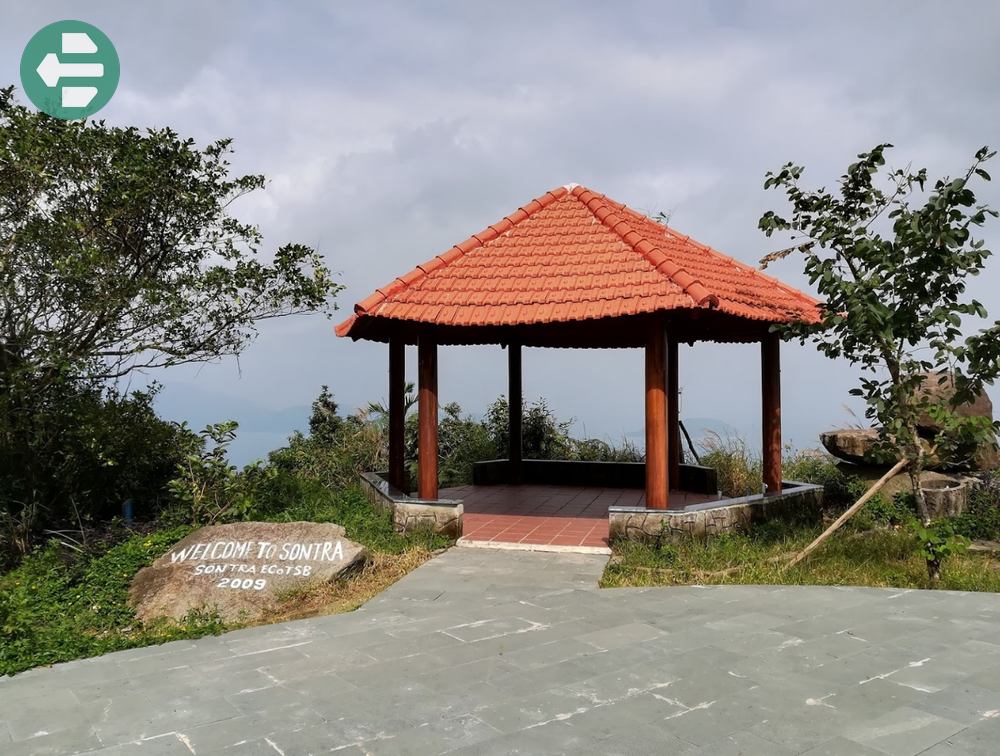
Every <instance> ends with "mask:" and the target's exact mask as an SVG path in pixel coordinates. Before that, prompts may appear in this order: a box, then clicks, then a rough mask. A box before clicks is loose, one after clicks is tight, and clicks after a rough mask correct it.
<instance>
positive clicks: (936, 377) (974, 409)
mask: <svg viewBox="0 0 1000 756" xmlns="http://www.w3.org/2000/svg"><path fill="white" fill-rule="evenodd" d="M954 394H955V383H954V380H953V379H952V377H951V376H950V375H948V374H947V373H924V376H923V384H921V386H920V388H919V389H918V390H917V395H918V396H921V397H927V398H928V399H930V400H931V401H932V402H934V403H935V404H937V403H941V404H947V403H948V402H949V401H950V399H951V397H952V396H954ZM954 412H955V414H956V415H958V416H960V417H988V418H989V419H990V420H993V402H991V401H990V398H989V397H988V396H987V395H986V394H985V393H981V394H979V396H977V397H976V398H975V399H973V400H972V401H971V402H967V403H965V404H960V405H958V406H957V407H955V409H954ZM917 425H918V426H919V427H920V428H921V429H922V430H924V431H929V432H931V433H933V432H935V431H938V430H941V425H940V424H939V423H936V422H934V420H933V419H931V417H930V416H929V415H928V414H927V413H923V414H921V416H920V418H919V419H918V420H917Z"/></svg>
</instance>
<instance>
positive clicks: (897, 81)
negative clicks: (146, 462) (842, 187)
mask: <svg viewBox="0 0 1000 756" xmlns="http://www.w3.org/2000/svg"><path fill="white" fill-rule="evenodd" d="M0 8H2V10H0V70H2V72H3V75H2V76H0V83H10V84H17V85H18V86H19V82H18V64H19V59H20V55H21V51H22V50H23V48H24V45H25V44H26V43H27V41H28V39H29V38H30V37H31V36H32V34H34V33H35V31H37V30H38V29H39V28H40V27H41V26H43V25H45V24H47V23H50V22H52V21H56V20H60V19H63V18H75V19H79V20H82V21H87V22H89V23H92V24H94V25H96V26H98V27H99V28H101V29H102V30H103V31H104V32H105V33H106V34H107V35H108V36H109V37H110V38H111V40H112V41H113V42H114V43H115V45H116V47H117V49H118V53H119V56H120V58H121V83H120V85H119V88H118V91H117V93H116V94H115V96H114V98H113V99H112V100H111V102H110V103H109V105H108V106H107V107H105V109H104V110H103V111H101V113H100V117H103V118H105V119H106V120H107V121H108V122H110V123H113V124H122V125H126V124H134V125H139V126H146V125H150V126H165V125H169V126H172V127H174V128H175V129H177V130H178V131H180V132H181V133H182V134H186V135H190V136H192V137H194V138H195V139H196V140H199V141H200V142H202V143H205V142H208V141H210V140H213V139H216V138H218V137H224V136H228V137H233V138H234V139H235V146H236V150H237V153H236V156H235V159H234V161H233V162H234V168H235V169H236V170H237V171H240V172H254V173H264V174H266V175H267V176H268V177H269V179H270V183H269V184H268V187H267V189H266V191H262V192H260V193H258V194H257V195H255V196H251V197H248V198H245V199H244V200H242V201H241V203H240V204H239V206H238V208H237V213H238V214H239V215H240V216H241V217H242V218H244V219H249V220H252V221H254V222H256V223H258V224H259V225H260V227H261V229H262V231H263V232H264V235H265V239H266V241H267V246H268V248H269V249H273V248H275V247H277V246H279V245H280V244H283V243H285V242H303V243H306V244H310V245H313V246H315V247H317V248H318V249H319V250H320V251H321V252H322V253H323V254H324V255H325V257H326V260H327V261H328V263H329V265H330V267H331V268H333V269H334V270H336V271H338V272H339V274H340V275H341V277H342V282H343V284H344V285H345V286H346V287H347V288H346V290H345V291H344V292H343V293H342V294H341V296H340V298H339V303H340V306H341V311H340V312H339V313H338V318H337V319H336V320H337V321H339V320H340V319H341V317H346V316H347V314H348V313H349V312H350V310H351V307H352V305H353V304H354V302H356V301H358V300H360V299H362V298H364V297H365V296H367V295H368V294H369V293H370V292H371V291H372V290H373V289H374V288H375V287H377V286H380V285H382V284H384V283H386V282H388V281H390V280H391V279H392V278H394V277H395V276H397V275H399V274H401V273H403V272H405V271H408V270H409V269H411V268H412V267H413V266H414V265H416V264H418V263H420V262H422V261H424V260H426V259H428V258H430V257H432V256H433V255H435V254H437V253H439V252H441V251H444V250H446V249H447V248H448V247H450V246H451V245H452V244H455V243H456V242H458V241H461V240H463V239H465V238H466V237H467V236H469V235H470V234H471V233H474V232H476V231H478V230H480V229H481V228H483V227H485V226H486V225H488V224H490V223H493V222H494V221H496V220H498V219H499V218H501V217H502V216H504V215H506V214H508V213H510V212H511V211H513V210H514V209H515V208H517V207H518V206H520V205H523V204H524V203H526V202H527V201H528V200H530V199H531V198H533V197H536V196H538V195H540V194H542V193H544V192H545V191H546V190H548V189H550V188H553V187H555V186H558V185H561V184H566V183H569V182H578V183H581V184H585V185H586V186H588V187H590V188H592V189H594V190H596V191H598V192H602V193H606V194H608V195H610V196H611V197H612V198H614V199H617V200H619V201H621V202H624V203H626V204H628V205H630V206H632V207H635V208H637V209H640V210H643V211H647V212H650V213H655V212H657V211H668V212H670V213H671V216H672V217H671V225H672V226H673V227H674V228H676V229H678V230H680V231H682V232H684V233H686V234H689V235H691V236H693V237H694V238H696V239H698V240H700V241H703V242H705V243H707V244H710V245H712V246H714V247H715V248H717V249H719V250H722V251H724V252H726V253H727V254H730V255H732V256H734V257H736V258H738V259H740V260H743V261H744V262H748V263H751V264H756V262H757V260H758V259H759V258H760V257H761V255H762V254H764V253H766V252H768V251H770V250H771V249H773V248H774V242H773V241H769V240H767V239H766V238H765V237H764V236H763V235H762V234H761V233H760V232H759V231H758V230H757V219H758V218H759V217H760V215H761V213H762V212H763V211H764V210H767V209H772V208H774V209H778V208H782V207H783V204H782V201H781V197H780V195H778V194H777V193H774V192H771V193H765V192H764V191H763V188H762V183H763V176H764V173H765V171H767V170H769V169H773V168H777V167H780V166H781V165H782V164H783V163H784V162H786V161H788V160H793V161H795V162H797V163H799V164H802V165H805V166H806V167H807V172H806V175H805V181H806V183H807V184H809V185H814V186H819V185H824V184H825V185H832V183H833V182H834V181H835V179H836V177H837V176H839V175H840V173H841V172H842V171H843V169H844V168H845V167H846V166H847V164H848V163H849V162H851V160H852V159H853V158H854V156H855V155H856V153H858V152H860V151H861V150H864V149H866V148H868V147H871V146H873V145H874V144H877V143H879V142H882V141H891V142H893V143H894V144H895V145H896V149H895V150H894V151H893V152H892V153H890V162H892V163H894V164H895V165H899V166H902V165H905V164H906V163H909V162H912V163H914V165H916V166H927V167H928V168H929V169H930V171H931V175H937V174H939V173H950V174H956V173H958V172H959V171H961V170H964V168H965V167H966V166H967V164H968V162H969V160H970V158H971V156H972V154H973V153H974V152H975V150H976V149H977V148H978V147H980V146H982V145H983V144H987V143H989V144H992V145H993V146H998V145H1000V86H998V82H1000V48H998V47H997V45H996V35H997V30H998V29H1000V4H997V3H993V2H963V3H940V2H924V3H921V2H912V1H910V2H881V3H879V2H872V1H871V0H869V1H868V2H859V3H855V2H839V3H824V4H815V3H799V2H791V1H789V2H736V1H727V2H722V1H721V0H720V1H718V2H704V1H702V2H693V1H692V2H683V3H681V2H647V3H638V2H637V3H627V2H621V3H606V2H602V3H597V2H592V3H591V2H581V1H578V2H546V3H538V2H523V3H519V2H511V1H509V0H508V1H506V2H502V3H500V2H491V3H479V2H453V3H446V2H409V3H406V2H399V3H380V2H371V1H370V0H369V1H366V2H364V3H361V2H354V3H350V2H339V3H332V2H331V3H306V2H297V3H286V2H273V3H249V2H241V3H235V2H233V3H225V2H212V3H205V2H178V1H177V0H171V2H169V3H155V4H154V3H136V2H120V3H111V2H101V3H96V2H94V3H83V2H72V3H54V2H53V3H49V2H38V3H31V4H26V3H13V2H9V0H4V2H3V3H2V5H0ZM22 101H24V98H23V97H22ZM992 170H993V172H994V174H997V173H1000V171H998V166H996V165H995V166H994V167H993V169H992ZM998 194H1000V186H993V187H990V188H988V189H987V190H985V191H984V192H983V193H982V198H983V199H986V200H989V201H990V202H991V203H993V204H994V205H1000V196H998ZM985 236H986V238H987V240H988V241H990V242H991V243H992V244H993V246H994V247H995V248H1000V244H998V241H1000V227H998V225H996V224H995V225H994V226H993V227H992V228H991V229H990V230H989V231H988V232H987V233H986V234H985ZM800 267H801V261H800V260H797V259H795V258H790V259H788V260H785V261H782V262H781V263H779V264H777V265H775V266H772V268H770V269H769V272H771V273H773V274H774V275H777V276H778V277H779V278H781V279H783V280H785V281H786V282H788V283H790V284H793V285H798V286H800V287H802V288H804V289H806V290H808V286H807V285H806V283H805V281H804V280H803V279H802V277H801V275H800V274H799V270H800ZM973 289H974V291H973V293H974V294H976V295H977V296H978V297H979V298H980V299H981V300H982V301H983V302H984V303H985V304H986V305H987V307H988V309H990V310H991V314H993V315H994V316H995V317H998V316H1000V296H998V293H997V292H1000V263H996V264H994V265H993V266H992V269H991V270H990V271H989V272H988V274H987V275H985V276H983V277H982V278H980V279H979V280H978V281H976V283H975V286H974V287H973ZM332 326H333V322H331V321H327V320H325V319H324V318H323V317H320V316H311V317H299V318H296V319H289V320H286V321H284V322H280V323H276V324H271V325H269V326H268V327H267V328H266V329H265V330H264V331H263V332H262V334H261V336H260V338H259V339H258V341H257V342H256V343H255V344H254V345H253V346H252V347H251V348H250V349H248V350H247V352H246V353H245V354H244V355H243V356H242V358H241V359H240V360H239V363H238V364H237V362H236V361H226V362H223V363H221V364H217V365H208V366H202V367H200V368H198V369H187V368H182V369H176V370H174V371H170V372H166V373H163V374H160V375H158V376H156V378H157V379H158V380H160V381H161V382H162V383H163V384H164V385H165V390H164V393H163V395H162V398H161V402H160V407H161V410H162V411H163V412H164V413H165V414H167V415H168V416H170V417H173V418H176V419H188V420H190V421H192V424H194V425H196V426H200V425H203V424H205V423H207V422H212V421H220V420H223V419H227V418H234V419H237V420H239V421H240V423H241V426H242V429H243V430H242V433H241V436H242V438H241V441H240V442H239V445H238V447H237V449H236V457H237V460H238V461H240V462H245V461H248V460H249V459H251V458H252V457H254V456H261V455H263V454H264V453H266V451H267V450H268V449H270V448H273V447H274V446H279V445H281V444H282V443H283V440H284V439H285V438H286V437H287V435H288V434H289V433H290V432H291V431H292V430H293V429H294V428H295V427H301V426H303V424H304V422H305V420H306V416H307V412H308V409H307V408H308V405H309V403H310V402H311V400H312V398H313V397H314V396H315V395H316V394H317V393H318V391H319V387H320V385H321V384H324V383H326V384H329V385H330V387H331V389H332V390H333V392H334V394H335V396H336V398H337V399H338V401H339V402H340V403H341V405H342V406H343V407H344V408H345V409H347V410H352V409H354V408H356V407H358V406H360V405H363V404H365V403H366V402H367V401H368V400H370V399H380V398H382V397H384V396H385V393H386V389H385V384H386V369H387V353H386V352H387V350H386V347H385V346H384V345H381V344H368V343H365V342H357V343H354V342H351V341H349V340H344V339H338V338H336V337H334V335H333V332H332ZM411 351H415V350H411ZM681 359H682V364H681V384H682V388H683V391H684V395H683V402H682V417H686V418H702V419H704V418H710V419H714V420H717V421H720V422H724V423H727V424H728V425H730V426H732V427H733V428H734V429H736V430H737V431H738V432H739V433H741V434H743V435H744V436H745V437H746V438H748V439H749V440H751V441H752V442H753V443H757V437H758V436H759V433H760V421H759V415H760V400H759V390H760V377H759V351H758V350H757V349H756V348H754V347H753V346H715V345H696V346H695V347H694V348H690V349H689V348H686V347H684V348H682V351H681ZM410 360H411V362H410V368H409V371H408V373H409V374H408V377H410V378H414V377H415V366H414V364H413V363H414V361H415V355H410ZM440 371H441V372H440V396H441V401H442V402H448V401H457V402H459V403H461V405H462V406H463V407H464V408H465V409H466V410H467V411H468V412H470V413H471V414H474V415H478V414H479V413H481V412H482V411H483V409H484V408H485V407H486V405H487V404H489V402H490V401H491V400H492V399H493V398H495V397H496V396H497V395H498V394H500V393H503V392H504V391H505V390H506V389H505V380H506V362H505V353H504V352H503V351H502V350H500V349H499V348H498V347H483V348H469V347H465V348H457V347H451V348H445V349H443V350H442V354H441V366H440ZM856 380H857V373H856V371H854V370H853V369H852V368H851V367H850V365H848V364H846V363H840V362H831V361H829V360H827V359H826V358H824V357H822V356H821V355H819V354H818V353H817V352H816V351H815V350H814V349H813V348H812V347H809V346H805V347H802V346H799V345H796V344H789V345H786V346H785V347H784V351H783V390H784V396H783V401H784V412H783V415H784V427H785V438H786V440H788V441H791V442H792V443H794V444H795V445H796V446H799V447H812V446H815V445H816V444H817V443H818V442H817V438H816V437H817V434H818V433H819V432H820V431H822V430H825V429H827V428H830V427H836V426H843V425H848V424H852V423H856V422H859V421H861V420H862V418H861V417H860V414H861V408H860V407H859V406H858V405H856V404H851V403H850V402H849V397H848V395H847V392H848V389H849V388H850V387H851V386H852V385H853V384H854V383H855V382H856ZM642 385H643V372H642V355H641V353H640V352H639V351H637V350H632V351H609V352H595V351H590V350H582V351H574V350H528V351H526V353H525V357H524V387H525V394H526V396H527V397H529V398H535V397H539V396H544V397H546V398H547V399H548V400H549V402H550V404H551V406H552V407H553V408H554V409H555V410H556V411H557V412H558V414H559V415H561V416H564V417H567V418H568V417H573V418H576V422H577V425H576V432H577V433H579V434H581V435H588V436H597V437H603V438H606V439H609V440H617V439H620V438H621V437H622V436H623V435H626V434H628V435H631V436H633V438H634V440H638V441H641V440H642V436H641V429H642V417H643V416H642ZM993 398H994V401H997V400H998V399H1000V395H998V394H997V393H996V392H993ZM852 408H853V410H854V412H856V413H857V414H858V415H859V416H858V417H855V416H852V414H851V411H850V410H851V409H852ZM696 424H697V423H696Z"/></svg>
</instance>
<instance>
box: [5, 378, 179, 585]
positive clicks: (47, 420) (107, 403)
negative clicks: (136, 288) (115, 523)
mask: <svg viewBox="0 0 1000 756" xmlns="http://www.w3.org/2000/svg"><path fill="white" fill-rule="evenodd" d="M157 392H158V387H156V386H154V387H152V388H150V389H149V390H146V391H136V392H133V393H131V394H129V395H127V396H122V395H119V394H117V393H115V392H114V391H110V390H108V391H105V390H101V389H99V388H96V387H83V386H73V387H68V386H65V385H61V386H60V387H59V388H58V390H56V389H53V390H52V391H51V392H49V394H48V395H47V401H46V402H45V403H44V406H39V407H35V408H34V409H33V411H32V413H31V417H30V422H31V426H32V433H31V434H30V439H31V441H30V443H29V444H28V445H27V446H24V444H23V442H22V441H21V440H20V439H23V438H24V433H23V432H22V431H23V428H22V429H18V430H17V431H16V432H15V431H13V430H12V426H13V425H14V424H17V423H20V422H23V421H24V419H25V418H24V417H23V416H19V415H17V413H4V412H2V411H0V457H2V458H3V459H4V460H5V461H7V463H6V464H4V465H3V466H2V467H0V566H2V562H4V561H6V562H7V563H11V562H16V561H17V559H19V558H20V556H22V555H23V554H25V553H27V551H28V550H29V549H30V548H31V546H32V545H33V544H34V542H35V539H36V537H37V536H38V535H39V534H40V533H41V532H42V531H43V530H45V529H48V530H79V529H82V528H84V527H86V526H87V525H88V524H90V523H93V522H102V521H105V520H108V519H110V518H111V517H114V516H116V515H117V514H119V513H120V512H121V505H122V502H123V501H124V500H125V499H132V501H133V509H134V511H135V513H136V516H137V517H139V518H144V519H151V518H154V517H156V516H157V515H158V513H159V512H160V510H161V509H162V507H163V506H164V505H165V504H166V502H167V498H168V497H167V490H166V484H167V481H169V480H170V479H171V478H172V477H173V476H174V474H175V471H176V466H177V463H178V462H179V461H180V459H181V457H182V455H183V450H184V448H185V445H186V444H188V443H189V441H190V436H191V434H190V431H188V430H186V429H185V428H183V427H181V426H178V425H176V424H174V423H170V422H167V421H165V420H161V419H160V418H158V417H157V416H156V413H155V412H154V410H153V400H154V399H155V397H156V394H157ZM2 408H3V403H2V402H0V409H2Z"/></svg>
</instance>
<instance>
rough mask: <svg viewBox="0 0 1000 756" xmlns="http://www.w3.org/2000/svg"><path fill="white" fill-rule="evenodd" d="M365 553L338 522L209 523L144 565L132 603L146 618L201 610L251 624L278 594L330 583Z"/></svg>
mask: <svg viewBox="0 0 1000 756" xmlns="http://www.w3.org/2000/svg"><path fill="white" fill-rule="evenodd" d="M365 556H366V551H365V549H364V547H363V546H361V545H359V544H356V543H354V542H353V541H349V540H348V539H347V538H345V537H344V529H343V528H342V527H341V526H340V525H332V524H325V523H315V522H288V523H272V522H240V523H233V524H230V525H212V526H209V527H204V528H199V529H198V530H196V531H194V532H193V533H191V534H190V535H188V536H187V537H186V538H184V539H183V540H181V541H178V542H177V543H176V544H174V546H173V547H172V548H171V549H170V550H169V551H168V552H167V553H166V554H164V555H163V556H161V557H160V558H159V559H157V560H156V561H155V562H153V564H152V565H150V566H149V567H145V568H143V569H142V570H140V571H139V572H138V573H137V574H136V576H135V578H134V579H133V580H132V585H131V587H130V589H129V603H130V604H131V605H132V607H133V608H134V609H135V611H136V615H137V616H138V617H139V619H141V620H144V621H146V620H151V619H155V618H160V617H169V618H172V619H176V620H180V619H183V618H184V616H185V615H186V614H187V613H188V612H190V611H192V610H202V609H207V610H212V611H217V612H218V614H219V616H220V617H221V618H222V619H223V620H225V621H227V622H236V621H250V620H253V619H256V618H258V617H260V616H261V614H263V613H264V612H266V611H267V610H268V609H269V608H272V607H273V606H275V605H276V604H277V602H278V597H279V595H280V594H282V593H286V592H288V591H289V590H294V589H298V588H304V587H307V586H309V585H313V584H316V583H319V582H324V581H329V580H333V579H334V578H336V577H337V576H338V575H340V574H341V573H343V572H344V571H345V570H347V569H348V568H349V567H351V566H352V565H354V564H355V563H357V562H359V561H360V560H363V559H364V558H365Z"/></svg>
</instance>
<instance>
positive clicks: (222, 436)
mask: <svg viewBox="0 0 1000 756" xmlns="http://www.w3.org/2000/svg"><path fill="white" fill-rule="evenodd" d="M237 427H238V425H237V424H236V423H235V422H232V421H229V422H226V423H218V424H216V425H209V426H207V427H206V428H205V430H203V431H202V432H201V433H199V434H198V435H192V436H191V437H190V438H189V439H188V441H187V444H186V445H185V452H186V453H185V455H184V459H183V460H182V461H181V462H179V463H178V465H177V477H175V478H174V479H172V480H171V481H170V483H168V488H169V490H170V496H171V500H172V511H171V512H170V514H169V515H168V517H167V519H169V520H174V521H180V522H185V523H188V524H191V525H217V524H219V523H223V522H234V521H237V520H243V519H246V515H247V513H248V512H249V511H250V510H251V508H252V507H253V496H252V493H253V489H252V486H251V485H248V484H249V483H251V482H252V481H253V479H254V478H255V477H257V476H259V475H266V474H268V471H265V470H263V469H262V468H261V467H260V465H259V464H255V465H251V466H249V467H247V468H246V470H245V471H244V472H243V473H240V472H238V471H237V469H236V467H235V466H234V465H232V464H230V463H229V458H228V456H227V453H228V450H229V444H230V443H232V441H233V439H234V438H236V429H237Z"/></svg>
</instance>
